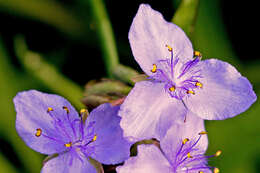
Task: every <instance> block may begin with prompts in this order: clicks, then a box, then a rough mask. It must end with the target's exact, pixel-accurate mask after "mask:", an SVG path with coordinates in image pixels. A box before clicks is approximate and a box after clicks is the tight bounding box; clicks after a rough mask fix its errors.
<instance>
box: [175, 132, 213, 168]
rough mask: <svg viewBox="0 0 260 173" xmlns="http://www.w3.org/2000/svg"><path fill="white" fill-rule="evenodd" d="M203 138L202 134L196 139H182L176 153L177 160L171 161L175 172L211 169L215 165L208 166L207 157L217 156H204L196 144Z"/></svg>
mask: <svg viewBox="0 0 260 173" xmlns="http://www.w3.org/2000/svg"><path fill="white" fill-rule="evenodd" d="M200 139H201V135H200V136H199V138H198V139H197V140H196V141H192V140H191V141H186V142H183V141H181V142H180V143H181V145H180V147H179V149H178V151H177V153H176V155H175V160H174V162H173V163H171V165H172V168H173V172H174V173H177V172H178V173H180V172H185V173H188V172H189V171H194V170H197V171H198V172H199V171H203V170H204V171H205V170H210V169H212V168H213V167H209V166H207V164H206V163H207V159H208V158H211V157H215V155H211V156H204V155H203V153H200V151H199V149H198V148H196V145H197V144H198V142H199V141H200Z"/></svg>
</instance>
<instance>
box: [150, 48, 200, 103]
mask: <svg viewBox="0 0 260 173" xmlns="http://www.w3.org/2000/svg"><path fill="white" fill-rule="evenodd" d="M166 46H167V47H168V51H169V52H170V53H171V58H170V59H169V58H168V59H163V60H159V61H158V62H157V63H156V64H154V68H153V70H152V73H154V74H153V75H151V76H149V77H148V79H151V80H152V81H153V82H158V83H165V86H164V89H165V91H166V92H168V93H169V95H170V96H171V97H173V98H176V99H178V100H182V99H183V97H185V96H187V95H188V96H189V95H190V94H195V91H194V90H195V89H197V88H202V84H201V83H200V82H199V79H200V78H202V76H201V73H200V72H201V70H200V69H199V66H198V63H199V62H200V58H201V57H200V56H195V58H194V59H193V60H190V61H188V62H186V63H183V62H181V61H180V59H179V58H178V55H176V56H175V57H174V54H173V50H172V48H171V47H169V46H168V45H166Z"/></svg>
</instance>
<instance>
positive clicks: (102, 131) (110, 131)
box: [85, 103, 131, 164]
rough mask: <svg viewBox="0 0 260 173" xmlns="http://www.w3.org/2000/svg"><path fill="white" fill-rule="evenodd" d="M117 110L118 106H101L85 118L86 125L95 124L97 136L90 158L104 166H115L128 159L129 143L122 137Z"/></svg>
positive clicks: (107, 104)
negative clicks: (93, 151)
mask: <svg viewBox="0 0 260 173" xmlns="http://www.w3.org/2000/svg"><path fill="white" fill-rule="evenodd" d="M118 110H119V106H111V105H110V104H109V103H106V104H102V105H100V106H98V107H97V108H96V109H94V110H93V111H92V112H91V113H90V115H89V117H88V118H87V124H88V123H89V122H93V121H94V122H95V125H94V128H95V134H96V135H97V140H96V141H95V142H93V145H94V147H95V153H94V154H93V155H92V156H91V157H93V158H94V159H96V160H97V161H99V162H101V163H104V164H117V163H120V162H123V161H124V160H126V159H128V158H129V157H130V146H131V143H130V142H128V141H127V140H126V139H125V138H124V137H123V130H122V129H121V127H120V125H119V123H120V120H121V118H120V117H119V116H118ZM85 127H87V126H85Z"/></svg>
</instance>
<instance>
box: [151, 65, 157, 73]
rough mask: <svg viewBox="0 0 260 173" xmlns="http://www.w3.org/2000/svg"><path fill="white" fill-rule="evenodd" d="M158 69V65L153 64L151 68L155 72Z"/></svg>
mask: <svg viewBox="0 0 260 173" xmlns="http://www.w3.org/2000/svg"><path fill="white" fill-rule="evenodd" d="M156 71H157V65H156V64H153V68H152V70H151V72H152V73H155V72H156Z"/></svg>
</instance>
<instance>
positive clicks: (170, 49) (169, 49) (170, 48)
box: [166, 44, 172, 52]
mask: <svg viewBox="0 0 260 173" xmlns="http://www.w3.org/2000/svg"><path fill="white" fill-rule="evenodd" d="M166 47H167V48H168V51H170V52H171V51H172V47H171V46H169V45H168V44H166Z"/></svg>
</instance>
